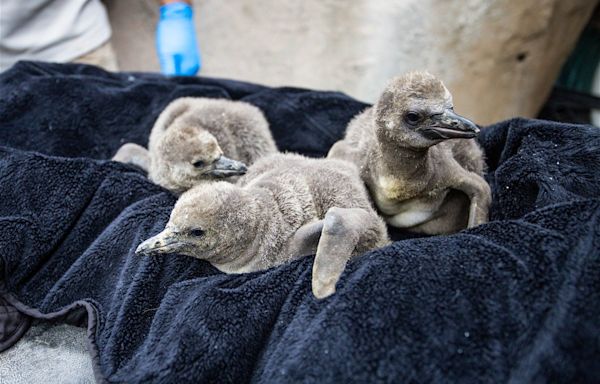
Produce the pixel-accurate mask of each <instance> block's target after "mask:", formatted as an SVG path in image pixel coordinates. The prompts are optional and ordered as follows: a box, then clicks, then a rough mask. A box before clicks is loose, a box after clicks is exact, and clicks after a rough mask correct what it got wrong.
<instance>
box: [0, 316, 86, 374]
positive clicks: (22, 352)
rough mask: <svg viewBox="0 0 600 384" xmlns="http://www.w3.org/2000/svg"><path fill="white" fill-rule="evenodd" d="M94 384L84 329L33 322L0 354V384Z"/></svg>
mask: <svg viewBox="0 0 600 384" xmlns="http://www.w3.org/2000/svg"><path fill="white" fill-rule="evenodd" d="M95 382H96V381H95V379H94V372H93V368H92V358H91V356H90V354H89V352H88V349H87V336H86V330H85V329H84V328H78V327H74V326H71V325H66V324H54V323H50V322H37V323H36V324H34V325H32V327H31V328H30V329H29V330H28V331H27V333H25V335H24V336H23V338H22V339H21V340H19V342H18V343H16V344H15V345H14V346H12V347H11V348H9V349H8V350H6V351H4V352H2V353H0V383H11V384H38V383H63V384H92V383H95Z"/></svg>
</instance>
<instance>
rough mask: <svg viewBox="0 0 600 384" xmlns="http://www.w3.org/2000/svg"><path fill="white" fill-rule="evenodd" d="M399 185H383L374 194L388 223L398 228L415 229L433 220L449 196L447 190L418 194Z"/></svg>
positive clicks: (378, 206)
mask: <svg viewBox="0 0 600 384" xmlns="http://www.w3.org/2000/svg"><path fill="white" fill-rule="evenodd" d="M398 184H399V183H388V184H387V185H386V184H384V185H381V187H382V188H380V189H378V190H376V191H375V193H374V194H373V195H374V200H375V204H376V205H377V208H378V209H379V211H380V212H381V213H383V214H384V215H385V216H386V221H387V223H388V224H389V225H392V226H394V227H398V228H409V227H413V226H415V225H419V224H422V223H425V222H427V221H429V220H430V219H432V218H433V217H434V215H435V213H436V212H437V211H438V210H439V209H440V207H441V205H442V203H443V202H444V199H445V197H446V195H447V194H448V190H447V189H442V190H431V191H425V192H417V191H415V190H411V189H410V188H406V187H404V188H402V187H401V186H399V185H398ZM385 187H387V188H385Z"/></svg>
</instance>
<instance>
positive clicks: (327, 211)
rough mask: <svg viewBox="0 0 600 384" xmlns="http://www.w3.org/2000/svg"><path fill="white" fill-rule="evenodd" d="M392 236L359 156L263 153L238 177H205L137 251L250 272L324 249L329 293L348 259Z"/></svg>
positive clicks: (316, 279) (322, 281) (321, 268)
mask: <svg viewBox="0 0 600 384" xmlns="http://www.w3.org/2000/svg"><path fill="white" fill-rule="evenodd" d="M388 243H389V239H388V235H387V228H386V226H385V223H384V222H383V220H382V219H380V218H379V216H378V215H377V213H376V212H375V211H374V209H373V208H372V206H371V203H370V201H369V197H368V195H367V191H366V189H365V187H364V184H363V183H362V181H361V180H360V177H359V174H358V170H357V169H356V167H355V166H354V165H353V164H351V163H349V162H346V161H340V160H327V159H309V158H306V157H303V156H300V155H294V154H276V155H271V156H268V157H265V158H263V159H261V160H259V161H258V162H257V163H256V164H254V165H253V166H252V167H250V169H249V171H248V173H247V174H246V175H245V176H244V177H242V178H241V179H240V180H239V182H238V183H237V184H231V183H225V182H217V183H210V184H200V185H198V186H196V187H194V188H192V189H190V190H189V191H187V192H185V193H184V194H183V195H181V197H180V198H179V200H178V201H177V203H176V204H175V207H174V208H173V211H172V213H171V217H170V219H169V222H168V223H167V225H166V228H165V229H164V230H163V231H162V232H161V233H159V234H158V235H156V236H154V237H152V238H150V239H148V240H146V241H144V242H143V243H141V244H140V245H139V246H138V248H137V250H136V253H137V254H141V255H155V254H166V253H177V254H183V255H188V256H192V257H196V258H198V259H203V260H207V261H209V262H210V263H211V264H212V265H213V266H215V267H216V268H217V269H219V270H221V271H223V272H226V273H244V272H252V271H259V270H263V269H267V268H270V267H273V266H276V265H279V264H282V263H285V262H287V261H291V260H293V259H296V258H299V257H301V256H305V255H310V254H313V253H315V252H316V256H315V260H314V264H313V270H312V291H313V293H314V295H315V296H316V297H317V298H324V297H327V296H329V295H331V294H333V293H334V292H335V285H336V283H337V281H338V279H339V278H340V275H341V274H342V272H343V271H344V268H345V266H346V262H347V261H348V259H350V258H351V257H352V256H356V255H360V254H363V253H365V252H366V251H368V250H371V249H374V248H379V247H382V246H384V245H386V244H388Z"/></svg>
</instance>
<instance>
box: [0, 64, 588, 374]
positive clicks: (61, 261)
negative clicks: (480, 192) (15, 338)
mask: <svg viewBox="0 0 600 384" xmlns="http://www.w3.org/2000/svg"><path fill="white" fill-rule="evenodd" d="M0 94H1V95H2V98H1V99H0V145H2V146H3V147H2V148H0V196H1V199H0V270H1V271H2V272H3V274H2V279H3V283H2V284H3V287H2V297H3V298H4V299H5V300H7V301H8V302H9V303H11V304H12V305H14V306H15V307H16V308H17V309H19V310H20V311H21V312H23V313H26V314H28V315H30V316H34V317H39V318H58V319H63V320H64V321H69V322H78V321H79V322H83V323H85V324H86V325H87V327H88V330H89V338H90V347H91V353H92V354H93V356H94V362H95V369H96V374H97V378H98V379H99V380H101V381H106V382H127V383H136V382H140V383H142V382H143V383H148V382H160V383H170V382H172V383H179V382H192V381H193V382H219V383H225V382H235V383H238V382H269V383H272V382H325V383H338V382H348V383H350V382H356V383H363V382H440V383H446V382H490V383H496V382H527V383H529V382H593V381H595V380H597V379H598V377H600V365H599V364H598V361H599V359H600V322H599V321H598V319H599V318H600V260H599V258H600V251H599V250H600V224H599V220H600V198H599V197H600V196H599V190H600V130H598V129H597V128H594V127H591V126H576V125H566V124H559V123H551V122H546V121H536V120H525V119H515V120H510V121H506V122H502V123H499V124H496V125H493V126H490V127H486V128H484V129H483V131H482V134H481V136H480V142H481V144H482V146H483V147H484V149H485V152H486V155H487V160H488V165H489V174H488V175H487V179H488V181H489V183H490V185H491V186H492V190H493V205H492V210H491V221H490V223H488V224H486V225H482V226H479V227H476V228H473V229H470V230H465V231H462V232H460V233H458V234H455V235H452V236H436V237H427V238H417V237H416V236H414V235H412V234H410V233H407V232H401V231H393V236H394V238H395V239H397V240H398V241H396V242H394V243H393V244H391V245H390V246H388V247H385V248H383V249H379V250H375V251H372V252H370V253H368V254H366V255H363V256H361V257H358V258H357V259H355V260H353V261H352V262H351V263H349V265H348V267H347V270H346V272H345V273H344V274H343V275H342V278H341V280H340V282H339V283H338V289H337V292H336V294H335V295H333V296H332V297H330V298H328V299H325V300H322V301H319V300H316V299H315V298H314V297H313V296H312V293H311V291H310V275H311V265H312V257H306V258H303V259H300V260H297V261H295V262H292V263H290V264H286V265H283V266H280V267H277V268H273V269H270V270H267V271H263V272H257V273H250V274H242V275H225V274H222V273H220V272H219V271H217V270H216V269H214V268H213V267H212V266H210V265H209V264H208V263H206V262H204V261H201V260H195V259H193V258H190V257H185V256H178V255H169V256H164V257H139V256H136V255H135V254H134V250H135V248H136V247H137V245H138V244H139V243H140V242H141V241H142V240H144V239H146V238H148V237H150V236H152V235H154V234H156V233H158V232H159V231H160V230H161V229H162V227H163V226H164V224H165V223H166V221H167V218H168V215H169V213H170V209H171V207H172V206H173V204H174V202H175V197H174V196H172V195H171V194H169V193H168V192H167V191H165V190H163V189H162V188H160V187H158V186H155V185H153V184H152V183H150V182H149V181H148V180H147V179H146V177H145V175H144V174H143V173H142V172H141V171H139V170H137V169H135V168H134V167H130V166H128V165H124V164H118V163H115V162H111V161H109V160H107V159H109V158H110V157H111V156H112V154H113V153H114V152H115V151H116V150H117V149H118V147H119V146H120V145H121V144H123V143H124V142H128V141H131V142H136V143H138V144H142V145H146V144H147V137H148V133H149V131H150V128H151V126H152V123H153V122H154V119H155V118H156V116H157V115H158V113H160V111H161V110H162V109H163V108H164V107H165V106H166V105H167V104H168V103H169V102H170V101H171V100H173V99H175V98H177V97H181V96H204V97H226V98H231V99H236V100H244V101H247V102H250V103H252V104H254V105H256V106H258V107H260V108H261V109H262V110H263V111H264V112H265V115H266V117H267V119H268V120H269V123H270V124H271V128H272V130H273V134H274V137H275V139H276V140H277V144H278V146H279V148H280V149H281V150H285V151H297V152H301V153H304V154H307V155H311V156H322V155H324V154H325V153H326V152H327V149H328V148H329V147H330V146H331V144H333V143H334V142H335V141H336V140H337V139H339V138H340V137H341V136H342V134H343V131H344V128H345V126H346V124H347V122H348V121H349V120H350V118H351V117H352V116H353V115H355V114H356V113H358V112H359V111H361V110H362V109H363V108H365V107H366V105H365V104H363V103H360V102H357V101H355V100H353V99H351V98H349V97H347V96H345V95H343V94H340V93H336V92H318V91H310V90H303V89H296V88H268V87H263V86H257V85H252V84H246V83H241V82H235V81H229V80H217V79H207V78H171V79H166V78H163V77H161V76H158V75H150V74H137V73H131V74H128V73H124V74H111V73H107V72H104V71H102V70H100V69H97V68H94V67H89V66H84V65H71V64H67V65H57V64H43V63H32V62H21V63H19V64H17V65H16V66H15V67H13V68H12V69H11V70H9V71H7V72H5V73H3V74H2V75H0Z"/></svg>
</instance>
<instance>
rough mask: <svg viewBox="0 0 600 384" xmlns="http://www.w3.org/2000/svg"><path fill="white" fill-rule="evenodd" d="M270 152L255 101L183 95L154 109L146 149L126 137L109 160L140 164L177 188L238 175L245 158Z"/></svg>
mask: <svg viewBox="0 0 600 384" xmlns="http://www.w3.org/2000/svg"><path fill="white" fill-rule="evenodd" d="M144 152H145V153H147V155H146V157H145V158H144V155H143V154H144ZM275 152H277V147H276V146H275V142H274V141H273V138H272V136H271V132H270V130H269V124H268V123H267V120H266V119H265V117H264V115H263V114H262V112H261V111H260V110H259V109H258V108H256V107H255V106H253V105H250V104H248V103H244V102H241V101H231V100H225V99H208V98H193V97H184V98H180V99H177V100H175V101H173V102H171V103H170V104H169V105H168V106H167V108H165V110H164V111H163V112H162V113H161V114H160V116H159V117H158V119H157V120H156V123H155V124H154V127H153V128H152V131H151V133H150V138H149V141H148V151H146V150H145V149H144V148H143V147H141V146H139V145H137V144H132V143H127V144H125V145H124V146H123V147H121V149H120V150H119V151H118V152H117V154H115V156H114V157H113V160H117V161H121V162H129V163H133V164H135V165H137V166H140V167H142V168H143V169H145V170H146V171H148V177H149V178H150V179H151V180H152V181H153V182H154V183H156V184H159V185H161V186H163V187H165V188H167V189H169V190H171V191H173V192H174V193H178V194H179V193H182V192H184V191H185V190H187V189H189V188H191V187H192V186H194V185H195V184H198V183H200V182H203V181H212V180H215V179H221V178H228V177H232V176H239V175H242V174H243V173H244V172H246V164H248V165H249V164H252V163H253V162H254V161H256V160H257V159H258V158H260V157H262V156H264V155H267V154H270V153H275ZM225 156H227V157H225ZM232 159H235V160H232ZM144 165H146V166H145V167H144Z"/></svg>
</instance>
